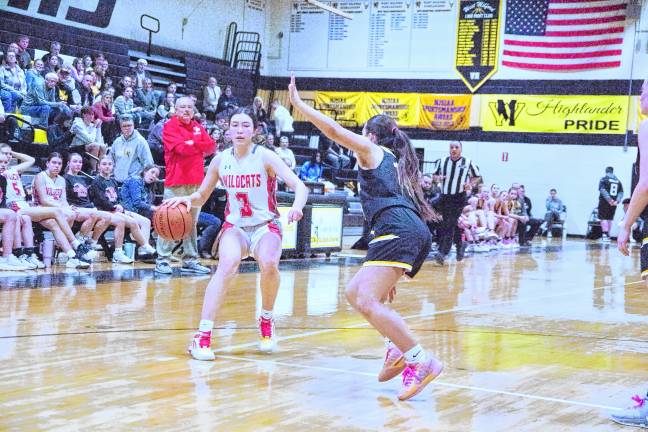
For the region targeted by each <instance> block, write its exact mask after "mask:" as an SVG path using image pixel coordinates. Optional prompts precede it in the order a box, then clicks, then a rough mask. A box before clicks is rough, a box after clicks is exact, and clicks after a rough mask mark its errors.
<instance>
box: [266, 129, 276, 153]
mask: <svg viewBox="0 0 648 432" xmlns="http://www.w3.org/2000/svg"><path fill="white" fill-rule="evenodd" d="M265 146H266V148H267V149H268V150H272V151H275V150H277V147H276V145H275V136H274V134H271V133H269V134H266V137H265Z"/></svg>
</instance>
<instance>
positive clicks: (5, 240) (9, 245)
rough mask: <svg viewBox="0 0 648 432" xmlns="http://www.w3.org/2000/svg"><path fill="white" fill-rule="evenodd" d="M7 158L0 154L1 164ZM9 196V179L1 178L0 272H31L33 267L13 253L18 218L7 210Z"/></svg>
mask: <svg viewBox="0 0 648 432" xmlns="http://www.w3.org/2000/svg"><path fill="white" fill-rule="evenodd" d="M7 162H8V161H7V157H6V156H5V155H3V154H1V153H0V163H1V164H6V163H7ZM6 196H7V179H6V178H4V177H3V176H0V226H2V256H0V270H5V271H7V270H8V271H11V270H16V271H19V270H30V269H32V266H31V265H28V263H23V262H22V261H21V260H20V258H18V257H17V256H15V255H14V254H13V253H12V252H13V247H14V236H15V235H16V224H17V223H18V216H17V215H16V212H14V211H12V210H9V209H8V208H5V204H6Z"/></svg>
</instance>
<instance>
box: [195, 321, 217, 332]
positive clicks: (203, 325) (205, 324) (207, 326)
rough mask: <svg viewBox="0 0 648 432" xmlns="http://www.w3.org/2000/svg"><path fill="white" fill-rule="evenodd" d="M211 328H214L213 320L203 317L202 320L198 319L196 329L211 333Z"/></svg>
mask: <svg viewBox="0 0 648 432" xmlns="http://www.w3.org/2000/svg"><path fill="white" fill-rule="evenodd" d="M213 328H214V321H210V320H205V319H204V320H200V324H198V331H200V332H203V333H211V331H212V329H213Z"/></svg>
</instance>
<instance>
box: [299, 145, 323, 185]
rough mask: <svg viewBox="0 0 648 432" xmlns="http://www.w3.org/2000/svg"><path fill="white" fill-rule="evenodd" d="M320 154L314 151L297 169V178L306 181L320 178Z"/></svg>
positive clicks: (321, 169)
mask: <svg viewBox="0 0 648 432" xmlns="http://www.w3.org/2000/svg"><path fill="white" fill-rule="evenodd" d="M322 172H323V168H322V155H321V154H320V152H315V153H314V154H313V155H312V156H311V158H310V160H309V161H306V162H305V163H304V164H303V165H302V167H301V169H300V170H299V178H300V179H302V180H303V181H306V182H318V181H320V180H321V179H322Z"/></svg>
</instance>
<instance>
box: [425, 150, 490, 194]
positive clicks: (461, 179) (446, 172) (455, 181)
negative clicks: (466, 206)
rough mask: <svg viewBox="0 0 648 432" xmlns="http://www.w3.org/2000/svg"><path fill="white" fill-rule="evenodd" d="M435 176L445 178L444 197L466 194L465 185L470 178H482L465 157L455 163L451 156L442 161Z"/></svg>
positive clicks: (474, 166) (475, 167)
mask: <svg viewBox="0 0 648 432" xmlns="http://www.w3.org/2000/svg"><path fill="white" fill-rule="evenodd" d="M434 175H442V176H443V186H442V191H443V195H457V194H460V193H463V192H464V189H463V185H464V184H465V183H466V182H467V181H468V178H469V177H470V178H472V177H480V176H481V175H480V174H479V169H478V168H477V166H476V165H475V164H473V163H472V161H471V160H470V159H468V158H465V157H460V158H459V159H457V160H456V161H453V160H452V159H451V158H450V156H446V157H445V158H443V159H442V160H441V163H440V164H439V166H438V167H437V169H436V171H435V172H434Z"/></svg>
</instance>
